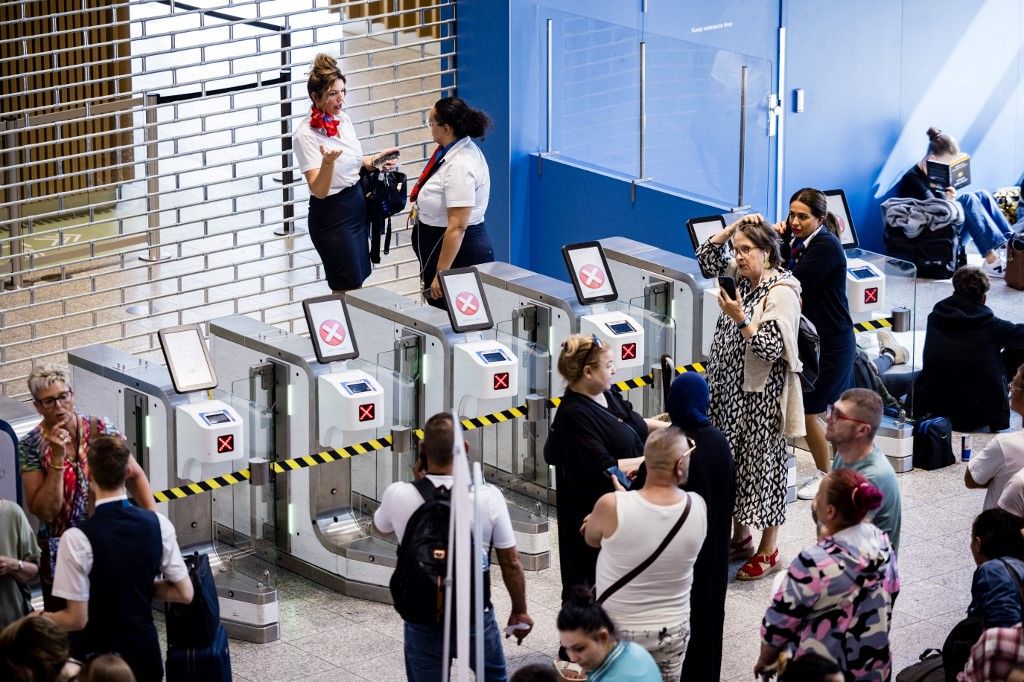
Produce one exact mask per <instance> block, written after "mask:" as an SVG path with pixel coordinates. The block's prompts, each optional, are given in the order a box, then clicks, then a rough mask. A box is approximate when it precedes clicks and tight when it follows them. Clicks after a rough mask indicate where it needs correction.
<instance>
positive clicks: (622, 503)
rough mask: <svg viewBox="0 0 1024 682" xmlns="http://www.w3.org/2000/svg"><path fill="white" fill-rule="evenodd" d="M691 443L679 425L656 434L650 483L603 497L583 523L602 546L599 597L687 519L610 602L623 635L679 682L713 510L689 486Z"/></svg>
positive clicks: (648, 452)
mask: <svg viewBox="0 0 1024 682" xmlns="http://www.w3.org/2000/svg"><path fill="white" fill-rule="evenodd" d="M693 448H694V445H693V442H692V441H691V440H690V439H689V438H687V437H686V435H685V434H684V433H683V432H682V431H681V430H679V429H678V428H676V427H669V428H667V429H661V430H658V431H655V432H653V433H652V434H651V435H650V437H649V438H648V439H647V443H646V445H645V447H644V462H645V463H646V465H647V482H646V483H645V484H644V487H643V488H642V489H641V490H634V491H628V492H627V491H625V490H623V489H622V488H621V486H620V485H619V484H618V481H616V480H615V479H614V478H613V479H612V484H613V485H615V486H616V488H617V492H614V493H608V494H607V495H604V496H602V497H601V498H600V499H599V500H598V501H597V504H596V505H594V511H593V512H592V513H591V514H590V515H589V516H587V518H586V519H584V521H583V527H582V528H580V532H582V533H583V536H584V538H585V539H586V541H587V544H589V545H591V546H592V547H600V548H601V553H600V554H599V555H598V557H597V585H596V586H595V587H596V591H597V596H598V599H601V598H602V597H603V596H604V594H605V592H607V591H608V588H609V587H612V586H613V585H614V584H615V583H616V582H617V581H619V580H620V579H621V578H622V577H624V576H625V575H627V574H628V573H629V572H630V571H632V570H633V569H634V568H636V567H637V566H638V565H640V563H641V562H643V561H644V560H645V559H648V558H649V557H650V556H651V555H652V554H654V552H655V551H656V550H657V548H658V547H659V546H660V545H661V544H662V543H663V542H664V540H665V538H666V537H668V535H669V533H670V532H671V531H672V529H673V527H674V526H676V524H677V523H678V522H679V520H680V518H682V516H683V514H684V513H686V509H687V507H689V512H688V513H687V516H686V519H685V521H684V522H683V523H682V525H681V526H680V527H679V529H678V531H677V532H676V533H675V535H674V537H672V539H671V540H670V541H669V543H668V544H667V545H666V546H665V548H664V549H663V551H662V552H661V553H660V554H659V555H658V556H657V558H656V559H655V560H654V561H653V562H652V563H651V564H650V565H649V566H647V567H646V568H644V570H643V571H641V572H640V573H639V574H637V575H636V576H635V577H634V578H633V579H632V580H630V581H629V582H628V583H626V584H625V585H623V586H621V587H620V588H619V589H617V590H616V591H614V592H613V593H610V594H609V595H608V596H607V597H606V598H605V600H604V604H603V606H604V608H605V610H606V611H607V612H608V615H609V616H610V617H611V619H612V621H613V622H614V623H615V626H616V627H617V628H618V629H619V633H620V635H621V636H622V637H623V638H625V639H629V640H632V641H634V642H636V643H637V644H640V645H641V646H643V647H644V648H645V649H647V650H648V651H649V652H651V655H652V656H654V660H655V661H657V663H658V668H659V669H660V670H661V674H662V677H663V678H664V679H665V680H666V682H667V681H668V680H672V681H673V682H676V681H678V680H679V674H680V671H681V669H682V665H683V657H684V656H685V655H686V646H687V644H688V642H689V639H690V584H691V582H692V581H693V564H694V562H695V561H696V560H697V554H698V553H699V552H700V548H701V545H703V544H704V536H705V535H707V507H706V506H705V504H704V500H703V499H701V497H700V495H697V494H696V493H686V492H684V491H683V490H680V489H679V486H680V485H681V484H683V483H685V482H686V477H687V473H688V472H689V468H690V453H691V452H692V451H693Z"/></svg>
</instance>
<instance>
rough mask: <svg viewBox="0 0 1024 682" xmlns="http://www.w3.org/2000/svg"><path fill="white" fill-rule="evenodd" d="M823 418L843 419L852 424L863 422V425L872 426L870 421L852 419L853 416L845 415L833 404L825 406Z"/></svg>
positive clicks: (830, 419)
mask: <svg viewBox="0 0 1024 682" xmlns="http://www.w3.org/2000/svg"><path fill="white" fill-rule="evenodd" d="M825 419H827V420H829V421H832V419H836V420H837V421H838V420H840V419H841V420H843V421H848V422H853V423H854V424H864V425H865V426H874V424H872V423H871V422H866V421H864V420H863V419H854V418H853V417H847V416H846V415H845V414H843V413H842V412H841V411H840V410H839V408H838V407H836V406H835V405H829V406H827V407H826V408H825Z"/></svg>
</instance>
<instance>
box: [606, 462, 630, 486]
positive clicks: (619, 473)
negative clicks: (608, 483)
mask: <svg viewBox="0 0 1024 682" xmlns="http://www.w3.org/2000/svg"><path fill="white" fill-rule="evenodd" d="M604 475H605V476H607V477H608V478H612V477H613V476H614V477H615V478H617V479H619V483H621V484H622V487H623V488H625V489H626V490H629V489H630V488H631V487H632V486H633V481H631V480H629V476H627V475H626V472H625V471H623V470H622V469H620V468H619V467H608V468H607V469H605V470H604Z"/></svg>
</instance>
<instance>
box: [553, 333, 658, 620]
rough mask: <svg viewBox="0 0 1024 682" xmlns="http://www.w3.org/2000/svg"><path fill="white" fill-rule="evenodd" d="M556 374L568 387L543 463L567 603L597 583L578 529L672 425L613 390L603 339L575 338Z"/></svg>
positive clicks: (593, 561)
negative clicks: (550, 474) (616, 479)
mask: <svg viewBox="0 0 1024 682" xmlns="http://www.w3.org/2000/svg"><path fill="white" fill-rule="evenodd" d="M558 373H559V374H561V375H562V377H563V378H564V379H565V381H566V382H567V383H568V386H567V387H566V389H565V394H564V395H563V396H562V400H561V402H560V403H559V405H558V411H557V412H556V413H555V418H554V419H553V420H552V422H551V429H550V431H549V432H548V441H547V443H546V444H545V445H544V461H546V462H547V463H548V464H551V465H554V467H555V484H556V486H557V489H558V514H557V516H558V552H559V562H560V565H561V571H562V601H565V600H566V599H568V598H569V595H570V594H571V593H572V588H573V586H574V585H583V584H585V585H593V584H594V572H595V568H596V566H597V552H598V550H597V549H595V548H593V547H590V546H588V545H587V543H586V542H584V540H583V536H582V535H581V534H580V526H582V525H583V519H584V518H585V517H586V516H587V515H588V514H589V513H590V512H592V511H593V510H594V504H595V503H597V499H598V498H599V497H601V496H602V495H604V494H605V493H610V492H612V491H613V490H615V488H614V487H613V485H612V481H611V478H610V476H609V474H608V473H606V472H607V471H608V470H609V469H613V468H616V469H618V470H620V471H622V472H624V473H626V474H627V475H630V474H633V473H634V472H635V471H636V470H637V469H638V467H639V466H640V464H641V462H642V460H643V452H644V442H645V441H646V440H647V432H648V430H649V429H650V428H660V427H665V426H668V424H667V423H666V422H658V421H654V420H645V419H644V418H643V417H642V416H640V415H639V414H637V413H636V412H634V411H633V406H632V405H631V404H630V403H629V402H627V401H625V400H623V399H622V396H621V395H619V393H617V392H615V391H612V390H611V387H612V377H613V376H614V375H615V364H614V363H613V362H612V354H611V350H610V349H609V348H608V347H607V346H605V345H603V344H602V343H601V340H600V339H598V337H597V336H586V335H583V334H573V335H572V336H570V337H569V338H568V339H567V340H566V341H565V343H563V344H562V352H561V354H560V355H559V356H558Z"/></svg>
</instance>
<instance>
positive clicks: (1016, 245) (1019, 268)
mask: <svg viewBox="0 0 1024 682" xmlns="http://www.w3.org/2000/svg"><path fill="white" fill-rule="evenodd" d="M1005 277H1006V286H1008V287H1010V288H1011V289H1018V290H1024V234H1017V235H1014V236H1013V237H1011V238H1010V241H1008V242H1007V243H1006V273H1005Z"/></svg>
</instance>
